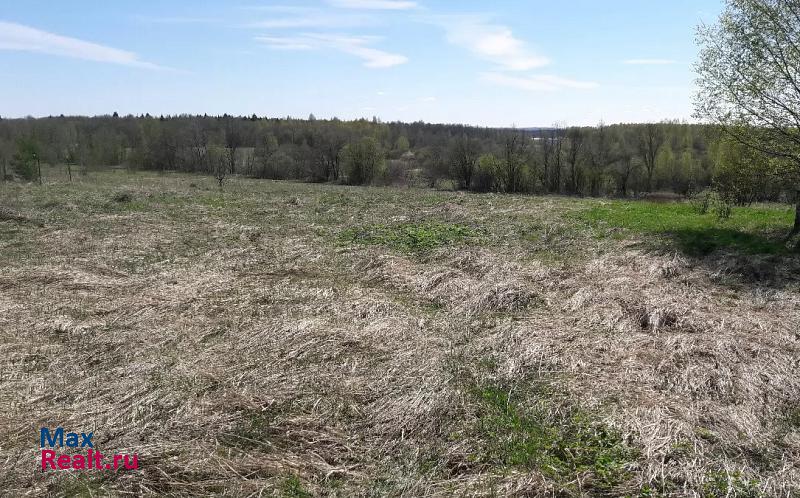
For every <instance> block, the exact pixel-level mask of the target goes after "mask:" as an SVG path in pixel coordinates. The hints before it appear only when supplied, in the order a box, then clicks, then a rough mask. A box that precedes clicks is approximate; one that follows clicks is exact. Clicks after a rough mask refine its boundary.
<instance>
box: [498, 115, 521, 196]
mask: <svg viewBox="0 0 800 498" xmlns="http://www.w3.org/2000/svg"><path fill="white" fill-rule="evenodd" d="M527 150H528V147H527V137H526V136H525V134H524V133H520V132H518V131H516V130H514V131H512V132H510V133H508V134H507V135H506V139H505V143H504V147H503V163H502V167H501V170H500V181H501V184H502V187H503V190H504V191H505V192H510V193H514V192H520V191H522V189H523V185H524V178H525V155H526V152H527Z"/></svg>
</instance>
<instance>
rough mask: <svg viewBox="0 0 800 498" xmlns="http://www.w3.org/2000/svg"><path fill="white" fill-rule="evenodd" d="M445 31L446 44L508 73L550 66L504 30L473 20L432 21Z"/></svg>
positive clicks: (452, 17) (450, 17)
mask: <svg viewBox="0 0 800 498" xmlns="http://www.w3.org/2000/svg"><path fill="white" fill-rule="evenodd" d="M434 22H435V23H436V24H439V25H440V26H442V27H443V28H444V29H445V30H446V31H447V40H448V41H449V42H450V43H452V44H454V45H458V46H461V47H464V48H466V49H468V50H469V51H470V52H472V53H473V54H475V55H477V56H478V57H481V58H482V59H485V60H488V61H491V62H493V63H495V64H497V65H498V66H500V67H501V68H503V69H506V70H509V71H526V70H529V69H534V68H537V67H542V66H546V65H547V64H549V63H550V61H549V59H547V57H544V56H541V55H539V54H536V53H535V52H534V51H532V50H531V49H530V48H529V47H528V46H527V44H526V43H525V42H524V41H522V40H520V39H519V38H516V37H515V36H514V34H513V32H512V31H511V29H510V28H508V27H507V26H502V25H499V24H491V23H489V22H487V21H486V20H485V19H482V18H480V17H476V16H448V17H439V18H436V19H435V20H434Z"/></svg>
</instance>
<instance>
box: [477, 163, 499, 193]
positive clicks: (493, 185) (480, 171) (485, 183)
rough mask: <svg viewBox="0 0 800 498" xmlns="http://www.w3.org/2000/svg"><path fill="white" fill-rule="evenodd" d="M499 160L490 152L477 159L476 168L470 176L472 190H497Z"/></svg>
mask: <svg viewBox="0 0 800 498" xmlns="http://www.w3.org/2000/svg"><path fill="white" fill-rule="evenodd" d="M499 168H500V160H499V159H497V158H496V157H495V156H493V155H492V154H485V155H483V156H481V157H480V158H479V159H478V168H477V169H476V171H475V174H474V176H473V177H472V190H474V191H475V192H493V191H495V190H497V187H498V185H497V172H498V169H499Z"/></svg>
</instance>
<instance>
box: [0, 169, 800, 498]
mask: <svg viewBox="0 0 800 498" xmlns="http://www.w3.org/2000/svg"><path fill="white" fill-rule="evenodd" d="M120 192H124V193H125V195H124V196H121V195H120V194H119V193H120ZM592 203H593V201H580V200H573V199H561V198H532V197H517V196H494V195H480V196H479V195H462V194H456V193H444V192H431V191H425V190H397V189H366V188H346V187H336V186H315V185H300V184H291V183H279V182H263V181H252V180H243V179H236V178H235V179H232V180H231V182H230V183H228V184H227V185H226V187H225V191H224V192H219V191H218V190H217V189H216V187H215V186H214V180H213V179H208V178H201V177H189V176H178V175H165V176H158V175H138V174H137V175H130V174H128V173H125V172H115V173H104V174H93V175H90V176H89V177H85V178H81V180H80V182H77V183H76V184H74V185H67V184H65V183H61V182H58V181H51V183H50V184H49V185H45V186H44V187H41V188H40V187H36V186H22V185H11V184H6V185H2V186H0V204H1V205H2V207H3V208H4V210H3V211H2V213H13V217H12V216H5V215H4V216H3V217H0V348H2V349H1V350H0V362H2V365H0V371H2V372H3V375H2V378H0V438H2V441H3V442H2V444H0V461H1V462H2V463H1V464H0V465H2V473H1V474H0V489H2V490H3V493H4V494H6V495H9V496H20V495H43V494H50V495H72V494H80V493H84V494H86V495H87V496H94V495H97V494H105V493H109V494H125V493H137V494H152V495H172V496H190V495H209V494H216V495H231V496H248V495H251V496H264V495H279V496H280V495H287V496H305V495H306V494H307V493H308V494H312V495H331V496H352V495H361V496H378V495H409V496H412V495H413V496H419V495H429V496H444V495H453V494H469V495H507V494H518V495H530V496H553V495H566V496H582V495H587V496H589V495H608V496H618V495H624V494H630V495H633V496H638V495H640V494H642V495H645V496H648V495H649V496H656V495H664V496H751V495H758V494H759V493H761V494H765V495H769V496H792V495H793V494H797V493H800V464H798V462H800V361H798V358H800V289H798V285H797V275H798V267H799V266H800V263H798V260H797V257H794V256H789V255H783V256H770V257H769V258H770V259H767V260H764V259H763V258H761V259H759V258H760V257H759V256H742V255H737V254H734V253H730V254H724V253H719V252H718V253H714V254H712V255H710V256H707V257H704V258H701V259H698V258H692V257H690V256H686V255H683V254H681V253H679V252H675V251H672V252H671V251H670V250H663V251H652V250H644V249H642V246H641V245H640V244H637V243H638V242H641V237H645V235H639V236H635V237H633V238H631V237H618V236H616V234H615V233H609V234H606V235H605V236H599V235H602V234H598V233H597V228H596V227H592V226H588V225H586V226H584V225H578V224H574V221H573V220H574V217H573V216H571V215H572V214H573V213H575V212H576V211H580V210H582V209H586V208H587V207H590V206H591V205H592ZM26 220H37V221H39V222H40V223H38V224H33V223H28V222H27V221H26ZM427 222H435V223H437V224H440V225H436V226H451V225H452V226H461V225H465V226H471V227H473V226H474V227H479V228H480V230H481V234H482V237H481V240H480V241H471V240H466V241H463V243H461V242H459V243H448V244H444V245H438V244H430V245H429V246H428V247H425V248H423V249H424V250H421V251H412V252H409V251H405V250H402V248H400V249H398V248H396V247H392V246H391V244H390V245H381V244H380V243H378V244H367V245H364V244H358V243H352V244H351V243H343V242H342V238H341V235H342V233H345V232H346V231H347V230H352V229H356V228H358V227H365V226H378V225H381V226H383V225H390V226H391V225H397V226H429V225H424V223H427ZM419 223H422V225H419ZM637 237H638V238H637ZM554 248H555V249H554ZM765 261H766V263H765ZM753 268H756V269H757V270H758V269H763V268H769V270H765V271H766V274H763V272H759V271H760V270H759V271H754V270H753ZM58 425H61V426H63V427H65V428H67V429H74V430H78V431H86V430H94V432H95V440H96V443H97V445H98V447H99V449H100V450H101V451H103V452H104V453H113V452H138V453H139V455H140V470H138V471H135V472H131V471H127V472H120V473H118V474H114V473H105V474H98V473H94V474H92V473H88V472H85V473H82V475H78V473H70V472H67V471H58V472H55V471H51V472H48V473H41V472H39V471H38V462H37V456H38V448H37V444H36V441H37V439H38V429H39V427H42V426H50V427H54V426H58ZM648 493H649V494H648Z"/></svg>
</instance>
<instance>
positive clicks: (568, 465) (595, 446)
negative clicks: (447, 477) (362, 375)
mask: <svg viewBox="0 0 800 498" xmlns="http://www.w3.org/2000/svg"><path fill="white" fill-rule="evenodd" d="M511 393H512V390H510V389H508V388H506V387H504V386H498V385H490V386H484V387H480V388H478V387H476V388H475V389H473V390H472V395H473V396H474V397H475V398H476V399H477V400H478V401H479V402H480V413H479V414H478V419H477V430H478V433H479V435H480V437H481V441H482V442H483V444H484V447H483V448H482V449H481V452H480V454H478V455H476V458H477V459H478V460H479V461H481V462H483V463H488V464H491V465H496V466H503V467H517V468H522V469H535V470H538V471H539V472H541V473H542V474H544V475H545V476H547V477H548V478H550V479H552V480H554V481H556V482H558V483H559V484H560V485H562V486H564V487H566V488H570V487H572V486H574V483H575V481H576V480H577V479H578V478H580V479H581V481H582V482H583V484H582V487H583V489H584V491H586V490H588V489H592V490H593V493H594V494H609V495H613V490H614V489H615V488H616V487H617V486H619V485H621V484H623V483H625V482H626V481H627V480H628V479H629V478H630V477H631V475H630V472H629V469H630V468H631V467H633V466H634V465H635V461H636V458H637V452H636V451H635V450H633V449H632V448H630V447H629V446H628V445H627V444H626V443H625V442H624V441H623V439H622V437H621V436H620V435H619V434H618V433H617V432H616V431H614V430H613V429H611V428H609V427H607V426H606V425H604V424H603V423H601V422H600V421H598V420H597V419H596V418H595V417H593V416H592V415H591V414H589V413H587V412H585V411H583V410H581V409H579V408H577V407H574V406H559V407H558V409H552V408H553V407H552V406H549V404H551V403H553V402H554V400H553V399H552V395H551V393H550V392H549V391H548V390H547V389H539V390H538V391H536V393H535V394H536V396H538V398H535V399H533V400H530V399H525V402H524V403H523V402H522V400H521V399H519V400H518V399H514V398H512V396H511Z"/></svg>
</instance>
